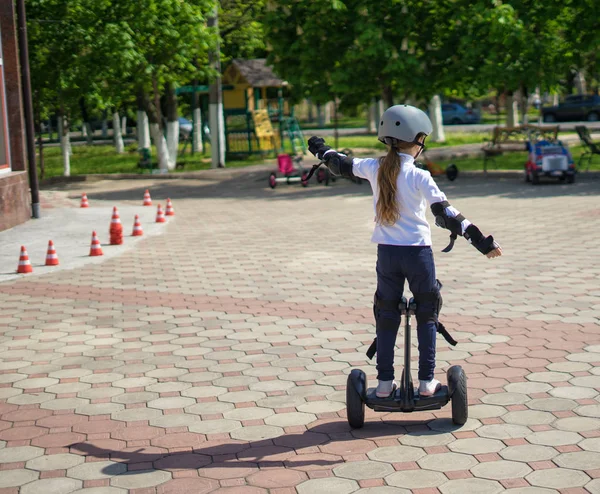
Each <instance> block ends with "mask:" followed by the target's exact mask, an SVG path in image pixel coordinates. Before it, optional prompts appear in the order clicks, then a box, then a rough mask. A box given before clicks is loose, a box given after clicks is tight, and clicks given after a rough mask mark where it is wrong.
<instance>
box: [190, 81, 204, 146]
mask: <svg viewBox="0 0 600 494" xmlns="http://www.w3.org/2000/svg"><path fill="white" fill-rule="evenodd" d="M197 85H198V81H197V80H195V81H194V88H195V87H196V86H197ZM192 121H193V122H194V126H193V130H192V132H193V135H192V154H194V153H203V152H204V143H203V142H202V111H201V109H200V95H199V94H198V93H197V92H195V91H194V93H193V94H192Z"/></svg>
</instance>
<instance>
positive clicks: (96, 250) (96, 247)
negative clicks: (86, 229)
mask: <svg viewBox="0 0 600 494" xmlns="http://www.w3.org/2000/svg"><path fill="white" fill-rule="evenodd" d="M103 255H104V252H102V247H101V246H100V240H99V239H98V234H97V233H96V232H92V246H91V247H90V256H92V257H93V256H103Z"/></svg>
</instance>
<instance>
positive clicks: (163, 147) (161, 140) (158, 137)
mask: <svg viewBox="0 0 600 494" xmlns="http://www.w3.org/2000/svg"><path fill="white" fill-rule="evenodd" d="M150 133H151V134H152V140H153V141H154V145H155V146H156V160H157V161H158V168H159V169H160V171H161V172H163V173H166V172H168V171H169V151H168V149H167V141H166V139H165V135H164V134H163V132H162V129H161V128H160V125H159V124H158V123H151V124H150Z"/></svg>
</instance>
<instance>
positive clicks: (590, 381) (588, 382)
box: [19, 376, 600, 388]
mask: <svg viewBox="0 0 600 494" xmlns="http://www.w3.org/2000/svg"><path fill="white" fill-rule="evenodd" d="M19 382H20V383H21V382H23V381H19ZM569 383H571V384H572V385H573V386H581V387H583V388H600V376H581V377H574V378H573V379H571V380H570V381H569Z"/></svg>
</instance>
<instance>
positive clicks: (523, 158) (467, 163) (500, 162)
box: [436, 145, 600, 171]
mask: <svg viewBox="0 0 600 494" xmlns="http://www.w3.org/2000/svg"><path fill="white" fill-rule="evenodd" d="M569 149H570V151H571V154H572V155H573V159H574V160H575V165H577V163H578V162H579V157H580V156H581V154H582V153H583V146H579V145H577V146H570V147H569ZM526 162H527V153H524V152H522V153H521V152H519V153H514V152H513V153H506V154H504V155H502V156H498V157H497V158H496V163H495V164H494V162H493V161H488V170H495V169H499V170H524V167H525V163H526ZM436 163H437V164H438V165H440V166H441V167H442V168H445V167H446V166H448V165H449V164H450V163H454V164H455V165H456V166H457V167H458V169H459V171H460V170H463V171H472V170H483V157H481V158H478V157H477V158H460V159H454V160H440V161H436ZM590 170H600V159H598V158H596V159H595V160H592V164H591V166H590Z"/></svg>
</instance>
